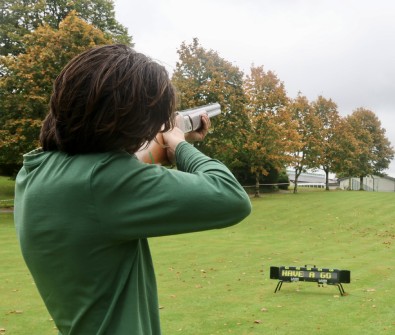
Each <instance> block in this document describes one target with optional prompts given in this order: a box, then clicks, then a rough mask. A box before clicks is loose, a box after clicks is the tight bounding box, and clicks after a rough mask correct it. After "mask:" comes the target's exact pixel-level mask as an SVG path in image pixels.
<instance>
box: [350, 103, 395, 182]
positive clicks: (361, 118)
mask: <svg viewBox="0 0 395 335" xmlns="http://www.w3.org/2000/svg"><path fill="white" fill-rule="evenodd" d="M346 120H347V122H348V123H349V125H350V127H351V129H352V131H353V133H354V136H355V138H356V140H357V142H358V147H359V150H360V151H359V154H358V156H357V157H356V159H354V160H353V162H352V168H351V171H353V172H355V173H356V175H358V176H359V179H360V189H361V190H363V178H364V177H366V176H368V175H373V174H377V175H381V174H382V171H384V170H385V169H387V168H388V166H389V164H390V162H391V160H392V159H393V158H394V153H395V152H394V149H393V147H392V146H391V143H390V141H389V140H388V138H387V137H386V136H385V132H386V130H385V129H384V128H383V127H382V126H381V122H380V120H379V119H378V117H377V116H376V114H375V113H374V112H372V111H371V110H369V109H366V108H358V109H356V110H355V111H354V112H353V113H352V114H351V115H349V116H348V117H347V118H346Z"/></svg>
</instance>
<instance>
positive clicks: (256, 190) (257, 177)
mask: <svg viewBox="0 0 395 335" xmlns="http://www.w3.org/2000/svg"><path fill="white" fill-rule="evenodd" d="M254 197H255V198H259V197H260V194H259V173H258V172H255V194H254Z"/></svg>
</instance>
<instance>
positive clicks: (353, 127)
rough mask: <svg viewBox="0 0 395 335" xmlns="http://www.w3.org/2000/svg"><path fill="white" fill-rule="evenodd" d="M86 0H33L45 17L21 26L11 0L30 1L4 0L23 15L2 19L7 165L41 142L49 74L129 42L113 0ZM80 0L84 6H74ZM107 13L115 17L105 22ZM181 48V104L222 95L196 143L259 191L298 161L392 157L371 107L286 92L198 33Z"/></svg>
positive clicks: (300, 166)
mask: <svg viewBox="0 0 395 335" xmlns="http://www.w3.org/2000/svg"><path fill="white" fill-rule="evenodd" d="M63 2H64V3H67V6H69V7H70V6H71V8H69V7H66V9H67V10H62V11H61V10H59V11H58V12H59V13H63V14H62V15H60V17H58V19H57V20H54V21H53V22H47V21H48V20H49V19H47V16H48V13H49V9H48V8H51V9H53V8H58V9H59V8H63V7H62V6H61V3H63ZM88 2H89V3H90V4H92V1H74V2H67V1H39V2H38V4H41V5H42V7H39V8H41V9H42V8H44V9H45V8H46V9H45V11H41V12H39V13H40V14H39V15H38V14H37V15H36V16H34V15H33V16H34V17H36V18H39V19H40V20H41V21H40V22H39V23H37V22H38V21H39V20H38V19H37V20H38V21H34V24H33V23H29V25H26V26H24V27H23V29H25V30H23V29H22V30H21V31H22V32H23V33H20V34H18V31H17V30H16V29H15V22H17V23H18V24H20V25H24V24H26V22H25V20H22V19H21V16H19V15H20V14H18V15H14V12H15V10H16V8H15V7H12V5H11V4H14V6H16V5H15V4H19V5H20V7H18V8H19V10H20V8H25V10H29V8H31V7H34V6H36V5H32V4H30V5H29V3H30V2H27V1H22V0H20V1H12V2H11V1H5V3H7V4H8V5H9V7H8V9H7V11H5V12H4V10H3V17H4V13H5V14H6V15H5V17H7V20H10V21H12V20H13V19H14V20H15V18H16V17H19V21H18V19H16V21H14V23H13V24H10V25H9V26H8V27H13V28H12V29H11V28H10V30H9V33H8V35H7V34H6V33H4V31H3V30H4V29H6V28H4V27H3V26H2V29H3V30H2V32H1V41H0V43H1V48H2V50H1V55H2V56H1V58H0V75H1V77H0V94H1V99H0V138H1V142H0V166H2V167H3V169H5V168H8V169H12V170H15V169H17V168H19V166H20V165H21V163H22V154H23V153H25V152H28V151H29V150H32V149H34V148H36V147H37V146H38V141H37V139H38V134H39V131H40V127H41V122H42V120H43V118H44V116H45V115H46V113H47V111H48V102H49V97H50V93H51V89H52V82H53V80H54V78H55V77H56V75H57V74H58V73H59V72H60V70H61V69H62V68H63V67H64V65H65V64H66V63H67V62H68V61H69V60H70V59H71V58H72V57H73V56H74V55H76V54H78V53H80V52H81V51H83V50H85V49H87V48H89V47H92V46H94V45H101V44H109V43H118V42H122V43H126V44H129V45H132V38H131V37H130V36H128V33H127V30H126V28H124V27H122V26H121V25H120V24H119V23H117V22H116V21H115V19H114V12H113V7H112V1H105V0H102V1H95V2H94V3H95V4H96V5H98V4H101V7H100V8H101V10H104V9H103V8H107V13H106V14H103V13H102V14H101V15H99V13H96V14H92V13H90V12H89V10H93V11H94V10H97V8H99V7H98V6H96V7H95V6H90V7H89V6H85V7H84V6H82V4H83V3H88ZM55 3H56V4H57V5H58V6H57V7H56V6H55ZM23 4H25V5H23ZM43 4H47V7H46V6H44V5H43ZM49 4H51V6H50V7H48V6H49ZM77 5H78V6H80V7H78V8H76V7H77ZM104 5H106V6H104ZM24 6H25V7H24ZM37 6H38V5H37ZM73 6H74V7H73ZM82 8H84V9H85V10H86V12H85V13H82V12H81V9H82ZM36 9H37V8H36ZM76 9H78V10H79V11H76ZM25 14H26V15H27V13H25ZM53 16H54V15H53ZM62 16H63V17H62ZM28 17H31V16H28ZM60 18H61V19H60ZM108 18H111V20H110V19H109V21H108V22H109V23H108V25H107V26H106V20H107V19H108ZM100 19H103V20H104V21H100ZM20 20H22V21H21V22H20ZM95 20H96V21H95ZM114 27H115V28H114ZM26 32H27V33H26ZM5 36H6V37H5ZM178 54H179V61H178V62H177V64H176V69H175V71H174V73H173V74H172V81H173V83H174V85H175V86H176V88H177V89H178V92H179V109H186V108H190V107H195V106H198V105H203V104H207V103H211V102H219V103H220V104H221V107H222V114H221V115H220V116H217V117H215V118H213V119H212V123H213V128H212V130H211V133H210V135H209V136H207V137H206V139H205V141H204V142H202V143H199V144H197V146H198V147H199V149H200V150H202V151H203V152H205V153H207V154H208V155H211V156H213V157H215V158H218V159H220V160H222V161H223V162H224V163H225V164H226V165H227V166H229V168H230V169H231V170H232V171H233V173H234V174H235V175H236V177H237V178H238V179H239V180H240V181H241V182H243V183H255V184H256V186H257V187H256V193H257V195H259V184H261V183H276V182H278V181H279V180H280V181H281V180H282V179H281V178H284V176H285V167H292V168H294V170H295V179H296V180H297V179H298V176H299V175H300V174H301V172H302V171H304V170H306V169H317V168H320V169H323V170H324V171H325V172H326V174H327V176H328V175H329V173H336V174H337V175H338V176H359V177H360V178H363V177H365V176H367V175H371V174H381V173H383V171H384V170H385V169H387V168H388V166H389V163H390V161H391V160H392V159H393V157H394V150H393V148H392V147H391V144H390V142H389V141H388V139H387V138H386V136H385V129H384V128H383V127H382V126H381V123H380V120H379V119H378V118H377V116H376V115H375V113H374V112H373V111H371V110H368V109H365V108H356V109H355V110H354V111H352V113H351V114H350V115H348V116H346V117H341V116H340V115H339V112H338V109H337V105H336V103H335V102H334V101H332V100H331V99H330V98H327V97H323V96H318V97H317V99H316V100H314V101H309V100H308V99H307V98H306V97H305V96H303V95H302V94H299V95H298V96H297V97H296V98H290V97H288V96H287V92H286V90H285V86H284V83H283V82H281V81H280V79H279V78H278V77H277V76H276V74H275V73H274V72H272V71H266V70H265V69H264V67H263V66H254V65H253V66H251V69H250V73H248V74H244V73H243V72H242V71H241V70H240V69H239V68H238V67H236V66H234V65H232V63H231V62H229V61H227V60H225V59H223V58H221V57H220V56H219V55H218V53H217V52H215V51H213V50H206V49H205V48H204V47H203V46H201V45H200V43H199V41H198V39H196V38H195V39H193V41H192V43H191V44H186V43H185V42H184V43H182V44H181V46H180V47H179V49H178ZM361 184H362V183H361ZM296 185H297V184H296ZM327 187H328V185H327ZM296 191H297V186H296V187H295V192H296Z"/></svg>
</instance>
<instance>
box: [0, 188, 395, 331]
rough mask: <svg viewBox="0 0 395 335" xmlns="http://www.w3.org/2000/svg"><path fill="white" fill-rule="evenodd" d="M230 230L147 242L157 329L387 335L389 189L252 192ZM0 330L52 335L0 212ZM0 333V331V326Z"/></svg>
mask: <svg viewBox="0 0 395 335" xmlns="http://www.w3.org/2000/svg"><path fill="white" fill-rule="evenodd" d="M252 202H253V213H252V215H251V216H250V217H249V218H247V219H246V220H245V221H244V222H243V223H241V224H239V225H236V226H234V227H231V228H227V229H223V230H216V231H208V232H201V233H194V234H185V235H178V236H169V237H162V238H154V239H151V242H150V243H151V248H152V254H153V259H154V264H155V268H156V275H157V280H158V288H159V300H160V305H161V320H162V328H163V333H164V334H165V335H173V334H189V335H209V334H237V335H243V334H278V335H281V334H284V335H285V334H287V335H288V334H303V335H305V334H328V335H331V334H334V335H339V334H351V335H353V334H392V333H394V331H395V313H394V306H395V285H394V284H395V279H394V272H395V257H394V255H395V254H394V243H395V227H394V225H395V223H394V221H395V220H394V213H395V193H370V192H325V191H322V192H303V193H302V192H301V193H299V194H297V195H294V194H272V195H264V196H263V197H262V198H259V199H253V200H252ZM0 234H1V240H2V243H1V246H0V266H1V269H2V271H0V297H1V299H0V329H1V328H4V329H5V332H3V333H5V334H19V335H25V334H26V335H27V334H32V329H34V330H35V331H34V334H40V335H51V334H56V332H55V330H54V329H53V322H52V321H50V317H49V316H48V313H47V312H46V311H45V308H44V307H43V304H42V302H41V300H40V298H39V297H38V294H37V292H36V289H35V287H34V284H33V282H32V279H31V277H30V275H29V273H28V271H27V269H26V267H25V265H24V264H23V261H22V260H21V256H20V252H19V249H18V246H17V245H16V239H15V232H14V228H13V225H12V216H11V214H4V213H3V214H0ZM305 264H309V265H317V266H318V267H329V268H340V269H346V270H350V271H351V283H350V284H344V285H343V286H344V289H345V291H346V292H347V295H346V296H341V295H340V294H339V291H338V289H337V287H336V286H325V287H318V286H317V285H316V284H314V283H306V282H301V283H284V284H283V286H282V289H281V291H280V292H277V293H274V289H275V287H276V285H277V281H276V280H271V279H269V269H270V266H280V265H290V266H304V265H305ZM0 334H1V331H0Z"/></svg>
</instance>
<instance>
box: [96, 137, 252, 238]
mask: <svg viewBox="0 0 395 335" xmlns="http://www.w3.org/2000/svg"><path fill="white" fill-rule="evenodd" d="M176 162H177V170H170V169H167V168H164V167H161V166H158V165H149V164H144V163H141V162H139V161H138V160H137V159H136V158H135V157H134V156H130V155H126V154H118V155H115V156H114V157H112V158H111V159H107V160H106V161H103V162H100V164H97V166H96V167H95V169H94V171H93V173H92V176H91V192H92V195H93V199H94V205H95V206H96V210H97V212H98V220H99V222H100V224H102V225H103V228H104V229H107V230H108V234H109V235H110V236H113V237H114V238H117V239H124V238H126V239H134V238H143V237H153V236H163V235H171V234H180V233H189V232H195V231H202V230H208V229H215V228H223V227H228V226H231V225H234V224H236V223H238V222H240V221H242V220H243V219H244V218H245V217H246V216H248V215H249V213H250V212H251V203H250V200H249V197H248V195H247V194H246V192H245V191H244V189H243V188H242V187H241V185H240V184H239V183H238V182H237V180H236V179H235V177H234V176H233V175H232V173H231V172H230V171H229V170H228V169H227V168H226V167H225V166H224V165H223V164H222V163H220V162H219V161H217V160H214V159H211V158H209V157H207V156H205V155H203V154H202V153H201V152H199V151H198V150H197V149H196V148H194V147H193V146H192V145H190V144H188V143H186V142H182V143H180V144H179V146H178V147H177V149H176Z"/></svg>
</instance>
